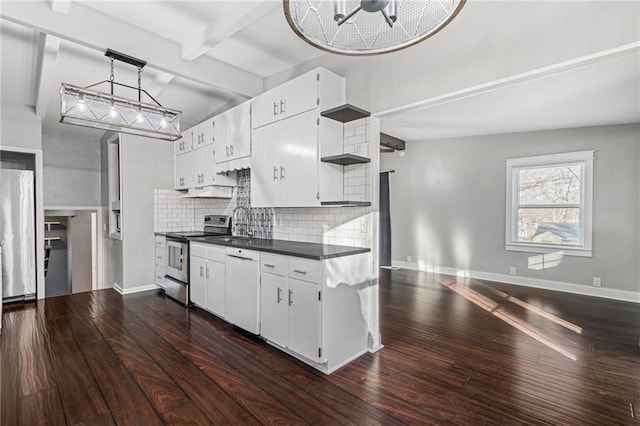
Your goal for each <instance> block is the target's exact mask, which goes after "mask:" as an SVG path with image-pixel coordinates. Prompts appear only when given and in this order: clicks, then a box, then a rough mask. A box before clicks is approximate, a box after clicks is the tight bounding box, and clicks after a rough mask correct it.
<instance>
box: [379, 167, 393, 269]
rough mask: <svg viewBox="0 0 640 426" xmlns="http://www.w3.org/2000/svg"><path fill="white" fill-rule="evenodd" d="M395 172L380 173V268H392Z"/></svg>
mask: <svg viewBox="0 0 640 426" xmlns="http://www.w3.org/2000/svg"><path fill="white" fill-rule="evenodd" d="M391 173H394V170H387V171H383V172H380V247H379V253H380V267H381V268H391V206H390V201H389V175H390V174H391Z"/></svg>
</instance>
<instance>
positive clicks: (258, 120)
mask: <svg viewBox="0 0 640 426" xmlns="http://www.w3.org/2000/svg"><path fill="white" fill-rule="evenodd" d="M344 103H345V81H344V78H343V77H340V76H339V75H337V74H334V73H332V72H330V71H327V70H325V69H323V68H317V69H315V70H313V71H311V72H308V73H306V74H303V75H301V76H299V77H296V78H294V79H293V80H290V81H288V82H286V83H284V84H282V85H280V86H278V87H275V88H273V89H271V90H269V91H267V92H264V93H262V94H260V95H258V96H257V97H255V98H254V99H253V110H252V120H251V128H252V129H257V128H259V127H262V126H264V125H267V124H270V123H273V122H276V121H279V120H283V119H285V118H289V117H293V116H294V115H297V114H300V113H302V112H305V111H309V110H312V109H316V108H319V110H320V111H324V110H327V109H330V108H334V107H336V106H339V105H342V104H344Z"/></svg>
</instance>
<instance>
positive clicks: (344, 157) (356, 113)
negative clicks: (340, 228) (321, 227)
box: [320, 104, 371, 207]
mask: <svg viewBox="0 0 640 426" xmlns="http://www.w3.org/2000/svg"><path fill="white" fill-rule="evenodd" d="M320 115H321V116H322V117H326V118H329V119H331V120H335V121H338V122H340V123H342V124H344V123H348V122H350V121H355V120H359V119H361V118H366V117H369V116H371V113H370V112H369V111H365V110H363V109H362V108H358V107H356V106H353V105H351V104H344V105H340V106H338V107H335V108H331V109H328V110H326V111H322V112H321V113H320ZM320 161H322V162H323V163H332V164H338V165H341V166H351V165H354V164H366V163H370V162H371V158H368V157H363V156H361V155H357V154H353V153H342V154H337V155H330V156H327V157H322V158H320ZM320 205H323V206H336V207H337V206H340V207H369V206H370V205H371V202H370V201H350V200H342V201H323V202H321V203H320Z"/></svg>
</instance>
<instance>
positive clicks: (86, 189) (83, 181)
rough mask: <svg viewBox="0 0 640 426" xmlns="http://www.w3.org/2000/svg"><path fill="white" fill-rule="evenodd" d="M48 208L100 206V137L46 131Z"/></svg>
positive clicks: (44, 137)
mask: <svg viewBox="0 0 640 426" xmlns="http://www.w3.org/2000/svg"><path fill="white" fill-rule="evenodd" d="M42 151H43V162H44V203H45V206H63V207H79V206H99V205H100V167H101V166H100V137H99V135H98V136H95V137H87V136H82V135H78V134H77V133H66V132H59V131H51V130H45V131H43V135H42Z"/></svg>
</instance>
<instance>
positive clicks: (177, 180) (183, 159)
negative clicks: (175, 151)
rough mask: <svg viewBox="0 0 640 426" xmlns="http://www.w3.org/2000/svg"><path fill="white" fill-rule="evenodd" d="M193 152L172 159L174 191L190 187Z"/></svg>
mask: <svg viewBox="0 0 640 426" xmlns="http://www.w3.org/2000/svg"><path fill="white" fill-rule="evenodd" d="M192 158H193V152H186V153H183V154H179V155H176V156H175V157H174V187H175V189H188V188H190V187H191V186H192V179H191V173H192V164H191V160H192Z"/></svg>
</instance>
